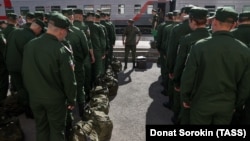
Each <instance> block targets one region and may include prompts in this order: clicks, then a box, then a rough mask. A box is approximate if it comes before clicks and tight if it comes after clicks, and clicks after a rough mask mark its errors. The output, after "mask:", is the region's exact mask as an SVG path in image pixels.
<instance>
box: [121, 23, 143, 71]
mask: <svg viewBox="0 0 250 141" xmlns="http://www.w3.org/2000/svg"><path fill="white" fill-rule="evenodd" d="M136 35H138V38H137V39H136ZM140 39H141V32H140V29H139V28H138V27H136V26H135V25H134V20H133V19H129V20H128V26H127V27H126V28H125V29H124V33H123V34H122V43H123V45H125V58H124V62H125V65H124V70H126V69H127V63H128V55H129V52H130V50H131V51H132V62H133V69H134V68H135V55H136V45H137V44H138V43H139V41H140Z"/></svg>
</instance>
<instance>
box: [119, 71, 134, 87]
mask: <svg viewBox="0 0 250 141" xmlns="http://www.w3.org/2000/svg"><path fill="white" fill-rule="evenodd" d="M133 71H134V70H133V69H130V70H129V71H128V72H125V71H122V72H120V73H119V74H118V79H119V81H118V82H119V86H121V85H126V84H128V83H130V82H132V79H131V76H130V74H131V73H132V72H133Z"/></svg>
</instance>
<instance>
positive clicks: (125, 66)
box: [123, 61, 127, 70]
mask: <svg viewBox="0 0 250 141" xmlns="http://www.w3.org/2000/svg"><path fill="white" fill-rule="evenodd" d="M126 69H127V62H126V61H125V63H124V68H123V70H126Z"/></svg>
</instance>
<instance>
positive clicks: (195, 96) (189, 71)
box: [181, 31, 250, 112]
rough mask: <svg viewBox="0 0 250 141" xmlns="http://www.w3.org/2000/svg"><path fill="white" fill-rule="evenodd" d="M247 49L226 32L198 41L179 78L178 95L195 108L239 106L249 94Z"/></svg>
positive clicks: (249, 60)
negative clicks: (179, 89)
mask: <svg viewBox="0 0 250 141" xmlns="http://www.w3.org/2000/svg"><path fill="white" fill-rule="evenodd" d="M249 78H250V51H249V49H248V48H247V46H245V45H244V44H243V43H242V42H240V41H238V40H236V39H234V38H233V35H232V34H230V32H227V31H218V32H215V33H213V34H212V37H208V38H205V39H202V40H200V41H198V42H197V43H196V44H195V45H194V46H192V49H191V51H190V55H189V57H188V60H187V64H186V67H185V69H184V71H183V74H182V78H181V97H182V100H183V101H184V102H187V103H190V104H191V108H192V109H195V110H196V111H197V110H198V111H199V110H202V111H207V112H210V111H216V109H217V110H219V109H229V111H232V112H233V109H234V108H235V107H239V106H243V104H244V103H245V100H246V98H247V97H248V96H249V94H250V87H249V84H250V79H249Z"/></svg>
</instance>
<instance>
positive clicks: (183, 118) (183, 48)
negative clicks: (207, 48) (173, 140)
mask: <svg viewBox="0 0 250 141" xmlns="http://www.w3.org/2000/svg"><path fill="white" fill-rule="evenodd" d="M207 13H208V10H207V9H205V8H201V7H194V8H192V9H191V10H190V12H189V26H190V28H191V29H192V31H193V32H191V33H189V34H187V35H186V36H185V37H184V38H182V39H181V40H180V46H179V49H178V53H177V58H176V64H175V68H174V79H173V81H174V87H175V90H176V91H177V92H180V91H181V90H180V85H181V76H182V72H183V69H184V67H185V62H186V59H187V56H188V53H189V51H190V49H191V46H192V45H193V44H195V42H197V41H198V40H200V39H203V38H207V37H209V36H210V33H209V31H208V29H207V28H206V22H207ZM180 101H181V100H180V95H179V94H176V95H175V99H174V107H176V108H177V109H178V111H180V110H181V113H180V116H179V118H180V119H179V120H180V122H181V124H188V123H189V115H188V113H189V110H186V109H182V107H181V102H180ZM186 114H187V115H186Z"/></svg>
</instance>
